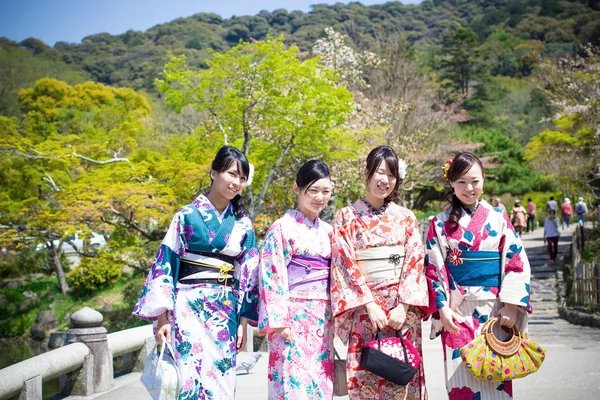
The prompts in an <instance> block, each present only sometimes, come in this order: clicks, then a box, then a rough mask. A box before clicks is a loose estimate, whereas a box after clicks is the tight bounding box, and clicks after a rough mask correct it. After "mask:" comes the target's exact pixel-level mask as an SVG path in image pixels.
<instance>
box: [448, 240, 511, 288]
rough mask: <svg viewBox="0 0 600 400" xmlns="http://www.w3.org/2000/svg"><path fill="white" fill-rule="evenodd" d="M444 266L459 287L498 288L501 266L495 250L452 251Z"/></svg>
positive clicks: (500, 278) (498, 254) (498, 255)
mask: <svg viewBox="0 0 600 400" xmlns="http://www.w3.org/2000/svg"><path fill="white" fill-rule="evenodd" d="M446 266H447V267H448V271H450V275H452V278H454V281H455V282H456V283H457V284H458V285H459V286H493V287H500V283H501V280H502V266H501V263H500V253H499V252H498V251H497V250H494V251H485V250H476V251H467V250H465V251H461V250H459V249H453V250H452V251H449V252H448V255H447V256H446Z"/></svg>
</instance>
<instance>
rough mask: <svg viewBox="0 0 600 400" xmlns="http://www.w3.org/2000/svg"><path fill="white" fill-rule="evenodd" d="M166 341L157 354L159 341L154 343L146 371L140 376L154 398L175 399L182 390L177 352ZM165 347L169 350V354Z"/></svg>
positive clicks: (157, 399) (160, 399)
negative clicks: (176, 360) (176, 358)
mask: <svg viewBox="0 0 600 400" xmlns="http://www.w3.org/2000/svg"><path fill="white" fill-rule="evenodd" d="M164 343H166V346H164V345H163V346H161V348H160V353H159V354H156V348H157V346H158V343H157V344H155V345H154V347H153V348H152V351H151V352H150V354H149V355H148V359H146V362H145V363H144V372H142V377H141V378H140V380H141V381H142V384H143V385H144V386H145V387H146V389H147V390H148V392H149V393H150V396H152V399H153V400H174V399H177V398H178V397H179V392H180V383H179V369H178V368H177V363H176V362H175V352H174V351H173V347H171V344H170V343H168V342H167V341H165V342H164ZM165 347H166V348H167V349H168V350H169V351H168V352H167V354H165ZM169 353H170V354H169Z"/></svg>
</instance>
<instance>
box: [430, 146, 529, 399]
mask: <svg viewBox="0 0 600 400" xmlns="http://www.w3.org/2000/svg"><path fill="white" fill-rule="evenodd" d="M444 179H446V180H447V182H448V183H449V187H448V196H449V200H450V203H451V206H450V208H449V209H448V210H446V211H444V212H442V213H440V214H438V215H437V216H436V217H435V218H434V219H433V220H432V221H431V225H430V226H429V231H428V233H427V240H426V242H425V246H426V250H425V254H426V257H425V265H426V270H427V280H428V283H429V296H430V299H429V307H430V310H429V311H430V312H431V313H433V321H432V331H431V338H432V339H433V338H435V337H436V336H438V335H440V334H441V337H442V347H443V350H444V362H445V364H446V365H445V373H446V389H447V391H448V395H449V397H450V400H453V399H455V400H458V399H460V400H471V399H472V400H484V399H485V400H495V399H498V400H500V399H510V398H512V382H511V381H507V382H500V383H499V382H493V381H483V380H479V379H477V378H475V377H473V375H472V374H471V372H470V371H469V370H468V369H467V368H466V367H465V366H464V365H462V360H461V356H460V351H459V349H460V348H461V347H463V346H465V345H466V344H468V343H469V342H470V341H471V340H473V339H474V338H475V336H476V335H478V334H479V332H480V330H481V327H482V325H483V323H484V322H485V321H487V320H488V319H489V318H490V317H498V318H499V320H500V325H502V326H503V327H506V328H511V327H513V326H515V325H516V326H517V327H518V329H519V330H520V331H521V332H525V331H526V329H527V312H531V306H530V303H529V290H530V287H529V279H530V270H529V261H528V260H527V256H526V255H525V251H524V249H523V244H522V243H521V240H520V239H519V236H518V235H517V233H516V232H515V230H514V228H513V226H512V224H511V222H510V219H509V218H508V215H507V214H506V211H503V210H502V209H500V208H496V207H492V206H491V205H489V204H488V203H486V202H485V201H484V200H480V197H481V195H482V193H483V183H484V175H483V167H482V165H481V161H480V160H479V159H478V158H477V157H476V156H474V155H473V154H471V153H460V154H458V155H457V156H456V157H455V158H454V159H453V160H448V163H447V164H446V167H445V169H444ZM495 333H497V334H499V335H503V334H502V332H501V331H499V332H495Z"/></svg>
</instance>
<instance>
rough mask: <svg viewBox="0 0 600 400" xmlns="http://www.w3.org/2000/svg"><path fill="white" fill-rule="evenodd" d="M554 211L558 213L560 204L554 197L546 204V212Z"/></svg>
mask: <svg viewBox="0 0 600 400" xmlns="http://www.w3.org/2000/svg"><path fill="white" fill-rule="evenodd" d="M550 211H554V212H555V213H556V212H557V211H558V203H557V202H556V200H554V196H550V200H548V202H547V203H546V212H547V213H549V212H550Z"/></svg>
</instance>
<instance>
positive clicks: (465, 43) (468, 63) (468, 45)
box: [440, 28, 482, 95]
mask: <svg viewBox="0 0 600 400" xmlns="http://www.w3.org/2000/svg"><path fill="white" fill-rule="evenodd" d="M478 44H479V43H478V40H477V35H476V34H475V32H473V31H472V30H471V29H469V28H466V29H465V28H458V29H457V30H456V31H455V32H454V33H453V34H452V35H451V36H449V37H448V38H447V39H446V40H445V42H444V47H443V48H442V56H443V58H442V61H441V63H440V67H441V68H442V76H443V77H444V78H445V79H448V80H449V82H450V85H452V87H454V88H455V89H457V90H459V91H460V93H461V94H463V95H464V94H466V93H467V92H468V90H469V87H470V86H471V82H472V81H473V80H475V79H477V77H478V76H479V75H481V73H482V70H481V65H480V64H479V53H480V50H479V48H478Z"/></svg>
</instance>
